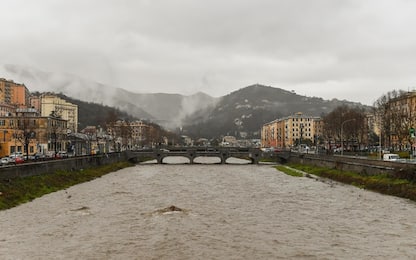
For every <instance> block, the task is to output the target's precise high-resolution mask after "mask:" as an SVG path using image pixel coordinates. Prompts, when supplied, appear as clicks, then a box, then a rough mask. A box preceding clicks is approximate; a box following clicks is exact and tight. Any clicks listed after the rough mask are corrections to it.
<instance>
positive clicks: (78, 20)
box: [0, 0, 416, 104]
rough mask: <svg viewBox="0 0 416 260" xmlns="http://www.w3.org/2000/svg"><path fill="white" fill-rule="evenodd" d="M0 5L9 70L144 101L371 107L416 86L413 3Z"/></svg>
mask: <svg viewBox="0 0 416 260" xmlns="http://www.w3.org/2000/svg"><path fill="white" fill-rule="evenodd" d="M0 3H1V9H2V12H1V15H0V32H1V36H0V37H1V41H0V57H1V59H0V64H15V65H19V66H29V67H34V68H38V69H40V70H43V71H47V72H60V73H61V72H67V73H71V74H75V75H78V76H81V77H83V78H86V79H90V80H93V81H97V82H100V83H104V84H108V85H112V86H116V87H120V88H124V89H127V90H131V91H135V92H167V93H181V94H186V95H187V94H193V93H195V92H198V91H203V92H205V93H207V94H210V95H212V96H222V95H225V94H228V93H229V92H231V91H234V90H237V89H240V88H242V87H245V86H248V85H251V84H255V83H260V84H264V85H268V86H273V87H279V88H284V89H286V90H294V91H295V92H296V93H298V94H302V95H307V96H318V97H323V98H325V99H331V98H338V99H347V100H351V101H358V102H362V103H365V104H372V103H373V101H375V100H376V99H377V98H379V97H380V96H381V95H382V94H384V93H386V92H388V91H391V90H394V89H404V90H408V89H410V90H412V89H414V87H416V33H415V27H416V1H413V0H250V1H249V0H246V1H245V0H209V1H206V0H71V1H67V0H37V1H23V0H1V2H0ZM5 76H7V75H5ZM0 77H4V76H3V75H0ZM16 80H17V81H18V79H15V81H16ZM23 83H24V82H23ZM28 87H29V89H31V86H28Z"/></svg>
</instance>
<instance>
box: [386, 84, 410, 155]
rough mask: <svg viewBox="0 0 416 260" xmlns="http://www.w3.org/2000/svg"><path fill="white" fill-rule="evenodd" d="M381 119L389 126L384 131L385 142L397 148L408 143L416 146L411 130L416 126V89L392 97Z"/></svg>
mask: <svg viewBox="0 0 416 260" xmlns="http://www.w3.org/2000/svg"><path fill="white" fill-rule="evenodd" d="M379 120H383V121H384V125H385V126H388V129H386V128H384V129H383V131H384V132H383V133H382V138H383V139H384V142H383V143H384V144H387V146H390V147H394V148H396V149H402V148H404V147H406V146H407V145H411V146H413V147H414V146H415V143H416V140H415V137H414V134H413V136H412V134H411V133H410V131H411V129H415V128H416V91H411V92H407V93H404V94H402V95H400V96H399V97H396V98H393V99H391V100H390V101H389V102H388V103H387V109H386V113H385V114H384V115H382V118H379ZM413 132H414V130H413Z"/></svg>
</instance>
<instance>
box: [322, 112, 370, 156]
mask: <svg viewBox="0 0 416 260" xmlns="http://www.w3.org/2000/svg"><path fill="white" fill-rule="evenodd" d="M341 132H342V133H341ZM368 132H369V128H368V124H367V116H366V111H365V110H364V109H361V108H358V107H349V106H347V105H341V106H339V107H337V108H335V109H334V110H333V111H332V112H331V113H329V114H328V115H326V116H325V117H324V137H325V139H326V140H328V141H329V143H331V142H334V143H336V144H342V142H344V143H345V142H346V147H348V146H349V145H350V144H353V146H354V147H355V148H358V147H363V146H364V145H365V144H368ZM341 139H342V140H341Z"/></svg>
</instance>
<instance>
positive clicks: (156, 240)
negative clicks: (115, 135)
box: [0, 165, 416, 259]
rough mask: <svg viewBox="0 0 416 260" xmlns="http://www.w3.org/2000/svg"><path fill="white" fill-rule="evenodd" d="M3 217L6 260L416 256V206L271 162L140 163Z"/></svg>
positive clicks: (0, 247) (0, 249)
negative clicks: (283, 170)
mask: <svg viewBox="0 0 416 260" xmlns="http://www.w3.org/2000/svg"><path fill="white" fill-rule="evenodd" d="M0 219H1V223H0V259H414V257H415V256H416V235H415V234H416V205H415V203H414V202H411V201H408V200H405V199H400V198H395V197H391V196H385V195H380V194H377V193H373V192H369V191H365V190H361V189H358V188H355V187H352V186H347V185H343V184H339V183H335V182H332V181H329V180H316V179H312V178H306V177H303V178H295V177H291V176H287V175H285V174H283V173H281V172H279V171H277V170H275V169H274V168H272V167H271V166H269V165H137V166H135V167H132V168H127V169H123V170H120V171H118V172H114V173H111V174H108V175H105V176H103V177H102V178H99V179H96V180H94V181H91V182H88V183H83V184H80V185H76V186H73V187H71V188H68V189H66V190H63V191H59V192H55V193H52V194H48V195H46V196H43V197H41V198H38V199H36V200H34V201H32V202H30V203H26V204H24V205H21V206H18V207H16V208H12V209H10V210H5V211H1V212H0Z"/></svg>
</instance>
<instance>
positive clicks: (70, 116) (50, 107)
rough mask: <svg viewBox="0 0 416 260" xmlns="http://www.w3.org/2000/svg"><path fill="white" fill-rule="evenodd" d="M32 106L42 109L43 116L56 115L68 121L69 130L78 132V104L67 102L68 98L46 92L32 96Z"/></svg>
mask: <svg viewBox="0 0 416 260" xmlns="http://www.w3.org/2000/svg"><path fill="white" fill-rule="evenodd" d="M30 103H31V107H33V108H36V109H38V110H39V111H40V113H41V116H43V117H47V116H51V115H53V116H55V117H60V118H62V119H64V120H67V121H68V124H67V126H68V132H70V133H77V132H78V106H77V105H75V104H72V103H69V102H67V101H66V100H64V99H62V98H60V97H58V96H56V95H53V94H44V95H41V96H37V97H31V99H30Z"/></svg>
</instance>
